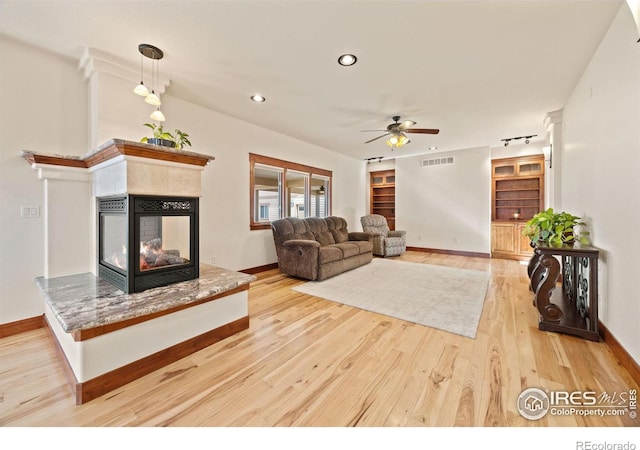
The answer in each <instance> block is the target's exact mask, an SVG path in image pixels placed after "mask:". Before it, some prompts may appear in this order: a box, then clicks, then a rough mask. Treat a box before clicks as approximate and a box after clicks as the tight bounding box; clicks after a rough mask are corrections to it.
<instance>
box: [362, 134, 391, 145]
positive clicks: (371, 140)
mask: <svg viewBox="0 0 640 450" xmlns="http://www.w3.org/2000/svg"><path fill="white" fill-rule="evenodd" d="M390 134H391V133H385V134H383V135H382V136H378V137H377V138H373V139H369V140H368V141H367V142H365V144H368V143H369V142H373V141H375V140H378V139H380V138H383V137H385V136H389V135H390Z"/></svg>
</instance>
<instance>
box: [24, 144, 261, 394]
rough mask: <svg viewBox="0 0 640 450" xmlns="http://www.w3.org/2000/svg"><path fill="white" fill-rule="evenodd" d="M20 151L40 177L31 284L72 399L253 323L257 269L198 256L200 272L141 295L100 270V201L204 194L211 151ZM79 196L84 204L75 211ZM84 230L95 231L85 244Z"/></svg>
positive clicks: (139, 147) (119, 147)
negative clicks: (242, 269) (40, 267)
mask: <svg viewBox="0 0 640 450" xmlns="http://www.w3.org/2000/svg"><path fill="white" fill-rule="evenodd" d="M22 157H23V158H24V159H25V160H26V161H27V162H29V163H30V164H31V166H32V168H33V169H35V170H37V171H38V178H39V179H41V180H43V181H44V191H45V192H44V194H45V207H44V221H45V249H44V260H45V261H44V272H45V273H44V276H42V277H38V278H36V280H35V283H36V286H37V287H38V288H39V289H40V291H41V292H42V294H43V296H44V300H45V302H44V311H45V313H44V317H45V321H46V322H47V324H48V328H49V330H50V331H51V334H52V337H53V338H54V340H55V342H56V343H57V348H58V350H59V354H60V357H61V358H60V359H61V362H62V363H63V365H64V368H65V374H66V375H67V379H68V381H69V384H70V386H71V388H72V393H73V395H74V396H75V401H76V404H82V403H85V402H87V401H90V400H92V399H94V398H96V397H98V396H100V395H103V394H105V393H107V392H109V391H111V390H113V389H116V388H118V387H120V386H122V385H124V384H126V383H128V382H130V381H133V380H134V379H136V378H139V377H141V376H143V375H146V374H148V373H150V372H152V371H154V370H157V369H159V368H161V367H163V366H165V365H167V364H169V363H171V362H173V361H176V360H178V359H180V358H183V357H184V356H186V355H188V354H190V353H193V352H195V351H198V350H200V349H201V348H204V347H206V346H208V345H211V344H213V343H215V342H217V341H219V340H221V339H224V338H226V337H228V336H231V335H233V334H235V333H238V332H240V331H242V330H244V329H247V328H248V327H249V316H248V289H249V285H250V283H251V281H253V280H255V277H254V276H252V275H247V274H243V273H239V272H234V271H230V270H226V269H223V268H219V267H214V266H209V265H206V264H200V267H199V269H200V276H199V278H197V279H195V280H190V281H183V282H180V283H175V284H172V285H169V286H164V287H159V288H153V289H149V290H146V291H144V292H140V293H136V294H126V293H124V292H122V291H121V290H118V289H117V288H116V287H115V286H113V285H112V284H110V283H108V282H106V281H105V280H103V279H101V278H99V277H97V276H96V275H95V274H96V273H97V272H96V265H97V261H96V259H97V258H96V251H95V249H96V223H95V204H96V201H95V199H96V198H97V197H103V196H109V195H119V194H137V195H174V196H175V195H182V196H189V197H200V196H201V173H202V171H203V170H204V168H205V167H206V165H207V164H208V163H210V162H211V161H212V160H213V159H214V158H213V157H211V156H208V155H203V154H199V153H193V152H188V151H175V150H169V149H165V148H162V147H158V146H155V145H149V144H142V143H137V142H130V141H124V140H117V139H113V140H110V141H109V142H107V143H105V144H104V145H102V146H100V147H99V148H98V149H97V150H95V151H94V152H91V153H89V154H88V155H86V156H85V157H81V158H80V157H73V156H71V157H68V156H60V155H51V154H44V153H36V152H31V151H23V152H22ZM78 204H80V206H79V205H78ZM82 204H84V205H86V209H87V211H86V213H80V214H78V213H77V210H78V209H79V208H81V207H82V206H81V205H82ZM65 212H67V213H68V214H67V215H68V216H70V217H76V218H77V220H72V221H70V220H69V219H68V218H66V219H65V218H64V216H65V214H64V213H65ZM92 218H94V219H93V220H92ZM83 235H84V236H87V235H89V236H92V237H91V238H90V239H88V241H89V242H83V239H82V237H81V236H83ZM72 239H76V244H77V245H76V246H75V249H74V243H73V242H71V240H72ZM60 241H62V242H60ZM87 252H89V253H90V258H86V259H83V256H84V257H86V253H87ZM79 260H80V261H79ZM87 268H89V270H88V271H87V270H86V269H87Z"/></svg>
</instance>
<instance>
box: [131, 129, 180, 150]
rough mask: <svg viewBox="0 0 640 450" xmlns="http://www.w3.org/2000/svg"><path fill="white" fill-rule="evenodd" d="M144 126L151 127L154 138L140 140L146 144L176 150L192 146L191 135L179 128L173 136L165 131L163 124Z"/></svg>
mask: <svg viewBox="0 0 640 450" xmlns="http://www.w3.org/2000/svg"><path fill="white" fill-rule="evenodd" d="M144 126H145V127H149V128H151V129H152V130H153V137H152V138H150V137H146V136H145V137H143V138H142V139H140V142H145V143H147V144H153V145H162V146H164V147H171V148H175V149H176V150H182V149H183V148H185V147H187V146H191V141H190V140H189V135H188V134H187V133H185V132H184V131H181V130H178V129H177V128H176V129H175V130H174V133H173V134H172V133H170V132H169V131H164V129H163V128H162V125H161V124H155V123H145V124H144Z"/></svg>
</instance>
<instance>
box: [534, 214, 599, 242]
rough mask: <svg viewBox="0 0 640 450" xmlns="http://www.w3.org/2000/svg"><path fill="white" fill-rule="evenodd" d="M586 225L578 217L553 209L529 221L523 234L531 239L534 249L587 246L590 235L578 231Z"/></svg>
mask: <svg viewBox="0 0 640 450" xmlns="http://www.w3.org/2000/svg"><path fill="white" fill-rule="evenodd" d="M584 225H585V223H584V222H582V221H581V219H580V217H578V216H574V215H573V214H569V213H567V212H564V211H563V212H559V213H557V212H555V211H554V210H553V208H548V209H547V210H545V211H541V212H539V213H537V214H535V215H534V216H533V217H532V218H531V219H529V220H528V221H527V223H526V224H525V228H524V230H523V231H522V234H523V235H524V236H526V237H528V238H529V240H530V241H531V245H532V246H534V247H535V246H542V247H562V246H563V245H573V244H574V243H575V242H579V243H581V244H587V243H588V238H587V236H588V235H589V233H588V232H586V231H580V232H578V230H577V229H576V228H577V227H581V226H584Z"/></svg>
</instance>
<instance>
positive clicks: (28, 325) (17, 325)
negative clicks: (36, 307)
mask: <svg viewBox="0 0 640 450" xmlns="http://www.w3.org/2000/svg"><path fill="white" fill-rule="evenodd" d="M44 326H45V323H44V314H43V315H41V316H36V317H31V318H29V319H22V320H16V321H15V322H9V323H3V324H2V325H0V339H2V338H5V337H9V336H14V335H16V334H20V333H24V332H26V331H32V330H37V329H39V328H42V327H44Z"/></svg>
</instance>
